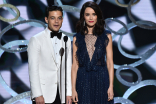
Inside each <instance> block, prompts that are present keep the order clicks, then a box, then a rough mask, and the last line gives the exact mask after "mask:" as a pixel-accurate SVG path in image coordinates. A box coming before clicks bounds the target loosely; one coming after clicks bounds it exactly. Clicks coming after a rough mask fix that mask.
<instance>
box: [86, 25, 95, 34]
mask: <svg viewBox="0 0 156 104" xmlns="http://www.w3.org/2000/svg"><path fill="white" fill-rule="evenodd" d="M87 29H88V34H93V29H94V26H92V27H89V26H87Z"/></svg>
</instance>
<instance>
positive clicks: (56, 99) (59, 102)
mask: <svg viewBox="0 0 156 104" xmlns="http://www.w3.org/2000/svg"><path fill="white" fill-rule="evenodd" d="M32 104H36V102H35V101H33V103H32ZM45 104H61V100H60V95H59V89H58V87H57V94H56V98H55V101H54V102H53V103H45Z"/></svg>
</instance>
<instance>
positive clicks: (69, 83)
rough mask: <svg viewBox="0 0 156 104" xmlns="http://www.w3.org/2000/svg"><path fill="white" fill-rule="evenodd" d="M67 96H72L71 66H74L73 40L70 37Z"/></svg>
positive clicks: (68, 45) (68, 44) (68, 42)
mask: <svg viewBox="0 0 156 104" xmlns="http://www.w3.org/2000/svg"><path fill="white" fill-rule="evenodd" d="M67 50H68V51H67V96H72V88H71V66H72V61H71V59H72V57H71V40H70V38H69V37H68V41H67Z"/></svg>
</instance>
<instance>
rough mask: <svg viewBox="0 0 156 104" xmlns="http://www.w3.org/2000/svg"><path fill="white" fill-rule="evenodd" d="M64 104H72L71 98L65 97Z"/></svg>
mask: <svg viewBox="0 0 156 104" xmlns="http://www.w3.org/2000/svg"><path fill="white" fill-rule="evenodd" d="M66 104H72V97H71V96H67V97H66Z"/></svg>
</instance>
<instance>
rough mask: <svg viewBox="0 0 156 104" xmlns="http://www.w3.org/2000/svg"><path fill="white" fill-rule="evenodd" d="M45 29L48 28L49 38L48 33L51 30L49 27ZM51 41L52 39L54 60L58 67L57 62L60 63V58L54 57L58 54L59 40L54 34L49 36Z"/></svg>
mask: <svg viewBox="0 0 156 104" xmlns="http://www.w3.org/2000/svg"><path fill="white" fill-rule="evenodd" d="M47 30H48V33H49V37H50V38H51V35H50V33H51V31H50V30H49V29H47ZM51 41H52V46H53V49H54V53H55V54H54V57H55V62H56V64H57V67H60V64H59V63H60V61H61V60H59V59H58V58H56V57H59V56H60V54H59V51H60V49H61V47H60V46H61V40H60V39H58V38H57V37H56V36H54V37H53V38H51ZM60 57H61V56H60Z"/></svg>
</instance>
